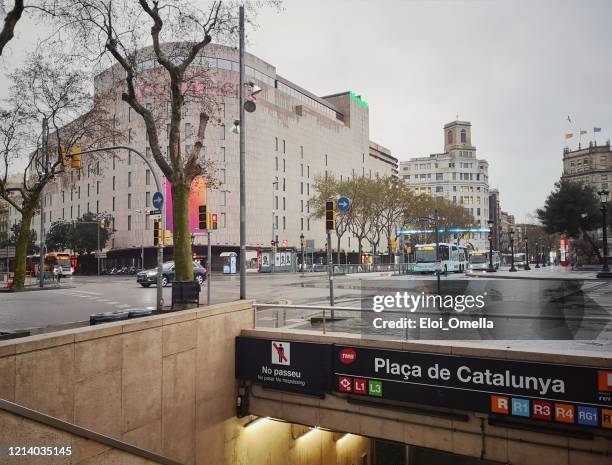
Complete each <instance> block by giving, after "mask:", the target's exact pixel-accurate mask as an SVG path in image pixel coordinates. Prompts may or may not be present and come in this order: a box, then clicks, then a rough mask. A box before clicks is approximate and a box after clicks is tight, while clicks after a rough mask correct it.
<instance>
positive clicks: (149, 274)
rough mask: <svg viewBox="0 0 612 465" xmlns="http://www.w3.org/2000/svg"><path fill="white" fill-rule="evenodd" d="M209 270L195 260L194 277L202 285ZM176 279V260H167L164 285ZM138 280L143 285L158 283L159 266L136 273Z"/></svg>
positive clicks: (163, 270) (164, 268)
mask: <svg viewBox="0 0 612 465" xmlns="http://www.w3.org/2000/svg"><path fill="white" fill-rule="evenodd" d="M207 275H208V271H207V270H206V268H204V267H203V266H202V265H200V264H199V263H197V262H193V276H194V279H195V280H196V281H197V282H198V283H199V284H200V285H202V283H204V281H206V278H207ZM172 281H174V262H173V261H172V262H166V263H164V264H163V265H162V286H164V287H165V286H167V285H168V283H171V282H172ZM136 282H137V283H138V284H140V285H141V286H142V287H149V286H151V285H155V284H157V268H151V269H150V270H144V271H141V272H139V273H138V274H137V275H136Z"/></svg>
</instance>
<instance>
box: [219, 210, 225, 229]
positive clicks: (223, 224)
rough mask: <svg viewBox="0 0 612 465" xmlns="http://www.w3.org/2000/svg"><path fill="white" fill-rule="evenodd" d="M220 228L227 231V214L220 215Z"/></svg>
mask: <svg viewBox="0 0 612 465" xmlns="http://www.w3.org/2000/svg"><path fill="white" fill-rule="evenodd" d="M219 227H220V228H222V229H225V213H221V214H220V215H219Z"/></svg>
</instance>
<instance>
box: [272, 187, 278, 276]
mask: <svg viewBox="0 0 612 465" xmlns="http://www.w3.org/2000/svg"><path fill="white" fill-rule="evenodd" d="M275 187H276V189H278V176H276V181H272V241H270V250H271V251H272V255H271V257H272V261H271V263H270V269H271V270H272V273H274V266H275V260H276V249H275V247H276V246H277V245H278V244H277V243H276V241H275V240H274V231H275V230H276V223H275V221H274V220H275V218H276V202H275V200H276V198H275V196H274V190H275V189H274V188H275Z"/></svg>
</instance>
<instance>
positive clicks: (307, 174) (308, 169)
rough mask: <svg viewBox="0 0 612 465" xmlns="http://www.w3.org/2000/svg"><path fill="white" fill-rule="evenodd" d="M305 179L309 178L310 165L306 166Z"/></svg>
mask: <svg viewBox="0 0 612 465" xmlns="http://www.w3.org/2000/svg"><path fill="white" fill-rule="evenodd" d="M306 177H307V178H310V165H306Z"/></svg>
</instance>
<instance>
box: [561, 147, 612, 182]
mask: <svg viewBox="0 0 612 465" xmlns="http://www.w3.org/2000/svg"><path fill="white" fill-rule="evenodd" d="M561 179H562V180H567V181H574V182H580V183H582V184H586V185H588V186H591V187H592V188H593V189H594V190H595V192H598V191H600V190H602V189H608V190H609V189H610V182H611V181H612V150H611V149H610V141H609V140H608V141H607V142H606V144H605V145H597V144H596V143H593V142H589V146H588V147H587V148H584V149H583V148H580V146H579V148H578V150H574V151H570V150H569V148H568V147H565V148H564V150H563V175H562V176H561Z"/></svg>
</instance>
